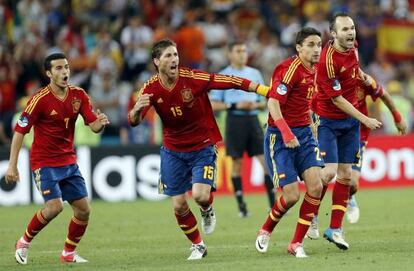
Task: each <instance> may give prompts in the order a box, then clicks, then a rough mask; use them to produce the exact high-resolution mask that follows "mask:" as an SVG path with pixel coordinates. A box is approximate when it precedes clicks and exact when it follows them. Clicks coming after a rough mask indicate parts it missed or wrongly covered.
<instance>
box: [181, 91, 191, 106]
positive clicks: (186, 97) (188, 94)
mask: <svg viewBox="0 0 414 271" xmlns="http://www.w3.org/2000/svg"><path fill="white" fill-rule="evenodd" d="M181 97H182V98H183V102H185V103H191V102H192V101H193V100H194V95H193V92H191V89H189V88H185V89H183V90H181Z"/></svg>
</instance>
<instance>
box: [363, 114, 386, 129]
mask: <svg viewBox="0 0 414 271" xmlns="http://www.w3.org/2000/svg"><path fill="white" fill-rule="evenodd" d="M364 125H365V126H367V127H368V128H369V129H371V130H375V129H378V128H381V126H382V123H381V122H379V121H378V120H376V119H374V118H368V117H367V118H366V120H365V121H364Z"/></svg>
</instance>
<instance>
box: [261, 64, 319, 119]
mask: <svg viewBox="0 0 414 271" xmlns="http://www.w3.org/2000/svg"><path fill="white" fill-rule="evenodd" d="M314 90H315V71H314V70H311V69H308V68H307V67H305V66H304V65H303V63H302V61H301V60H300V58H299V57H298V56H294V57H292V58H289V59H287V60H285V61H283V62H282V63H280V64H279V65H278V66H277V67H276V68H275V70H274V72H273V76H272V82H271V85H270V94H269V97H271V98H274V99H277V100H278V101H279V103H280V109H281V111H282V115H283V118H284V119H285V121H286V123H287V124H288V125H289V127H298V126H305V125H309V124H310V119H309V109H310V101H311V100H312V97H313V92H314ZM267 123H268V125H269V126H272V127H276V126H275V125H274V120H273V118H272V116H271V115H270V113H269V118H268V122H267Z"/></svg>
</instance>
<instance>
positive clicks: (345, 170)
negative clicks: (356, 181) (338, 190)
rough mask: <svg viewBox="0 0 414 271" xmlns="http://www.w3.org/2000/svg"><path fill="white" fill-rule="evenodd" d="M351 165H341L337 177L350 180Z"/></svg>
mask: <svg viewBox="0 0 414 271" xmlns="http://www.w3.org/2000/svg"><path fill="white" fill-rule="evenodd" d="M351 177H352V167H342V168H339V169H338V178H341V179H347V180H351Z"/></svg>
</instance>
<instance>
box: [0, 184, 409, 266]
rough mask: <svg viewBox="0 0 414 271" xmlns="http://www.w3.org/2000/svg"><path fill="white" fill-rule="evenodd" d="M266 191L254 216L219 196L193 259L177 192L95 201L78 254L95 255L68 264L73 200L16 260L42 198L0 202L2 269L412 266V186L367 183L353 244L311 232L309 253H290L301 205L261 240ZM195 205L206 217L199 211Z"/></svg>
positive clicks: (254, 205) (254, 199)
mask: <svg viewBox="0 0 414 271" xmlns="http://www.w3.org/2000/svg"><path fill="white" fill-rule="evenodd" d="M266 202H267V199H266V198H265V196H264V195H254V196H247V203H248V207H249V209H250V211H251V212H252V216H251V217H249V218H247V219H241V218H239V217H238V216H237V212H236V203H235V199H234V198H233V197H219V196H218V197H216V200H215V208H216V214H217V219H218V224H217V228H216V231H215V232H214V234H212V235H211V236H204V240H205V242H206V244H207V245H208V248H209V255H208V256H207V257H206V258H204V259H203V260H201V261H198V262H188V261H186V258H187V257H188V255H189V247H190V243H189V242H188V241H187V239H186V238H185V237H184V235H183V234H182V232H181V231H180V230H179V228H178V227H177V225H176V222H175V218H174V216H173V214H172V211H171V203H170V200H165V201H162V202H149V201H143V200H140V201H136V202H127V203H106V202H100V201H96V202H92V217H91V222H90V226H89V228H88V231H87V233H86V235H85V237H84V238H83V240H82V242H81V244H80V246H79V254H80V255H82V256H83V257H85V258H87V259H88V260H89V261H90V262H89V263H87V264H83V265H73V264H72V265H71V264H69V265H62V264H60V263H59V254H60V252H61V249H62V246H63V242H64V239H65V236H66V228H67V223H68V221H69V219H70V216H71V212H70V208H69V206H66V208H65V211H64V212H63V213H62V214H61V215H60V216H59V217H58V218H56V219H55V220H54V221H53V222H52V223H51V224H50V225H48V227H47V228H46V229H45V230H44V231H42V232H41V233H40V234H39V235H38V236H37V237H36V239H35V240H34V241H33V243H32V246H31V248H30V253H29V264H28V265H27V266H19V265H18V264H17V263H15V260H14V242H15V240H16V239H17V238H18V237H19V236H20V235H21V234H22V233H23V231H24V229H25V226H26V224H27V222H28V220H29V219H30V218H31V216H32V215H33V213H34V212H35V211H36V210H37V209H38V208H39V206H35V205H30V206H18V207H11V208H5V207H2V208H0V217H1V223H0V236H1V238H0V270H7V271H9V270H100V271H102V270H226V271H230V270H237V271H239V270H289V271H290V270H335V271H339V270H413V269H414V257H413V255H414V216H413V210H412V208H413V206H414V197H413V188H412V187H410V188H405V189H398V190H397V189H393V190H390V189H389V190H370V191H361V192H360V193H359V194H358V202H359V204H360V207H361V219H360V221H359V223H357V224H353V225H350V224H348V223H346V222H345V230H346V238H347V241H348V242H349V243H350V249H349V250H348V251H340V250H339V249H337V248H336V247H335V246H334V245H332V244H330V243H328V242H327V241H325V240H322V239H321V240H317V241H311V240H305V250H306V252H307V254H308V256H309V258H307V259H296V258H294V257H292V256H290V255H288V254H287V253H286V247H287V245H288V242H289V241H290V239H291V238H292V235H293V231H294V228H295V221H296V220H297V213H298V207H299V204H298V206H296V207H295V208H294V209H292V210H291V211H290V212H289V213H288V215H287V216H286V217H285V218H284V219H283V220H282V222H281V223H280V224H279V225H278V226H277V228H276V230H275V232H274V234H273V236H272V239H271V244H270V247H269V251H268V253H267V254H259V253H257V252H256V250H255V248H254V240H255V238H256V233H257V231H258V229H259V227H260V226H261V225H262V223H263V222H264V220H265V217H266V212H267V210H266V205H267V203H266ZM329 203H330V193H329V192H328V195H327V197H326V199H325V201H324V202H323V204H322V209H321V212H320V226H321V229H322V230H323V229H325V227H326V226H327V225H328V223H329V215H328V214H327V213H328V212H329ZM192 209H193V211H194V213H195V214H196V216H197V218H199V212H198V211H197V210H196V209H195V208H194V204H192Z"/></svg>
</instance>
